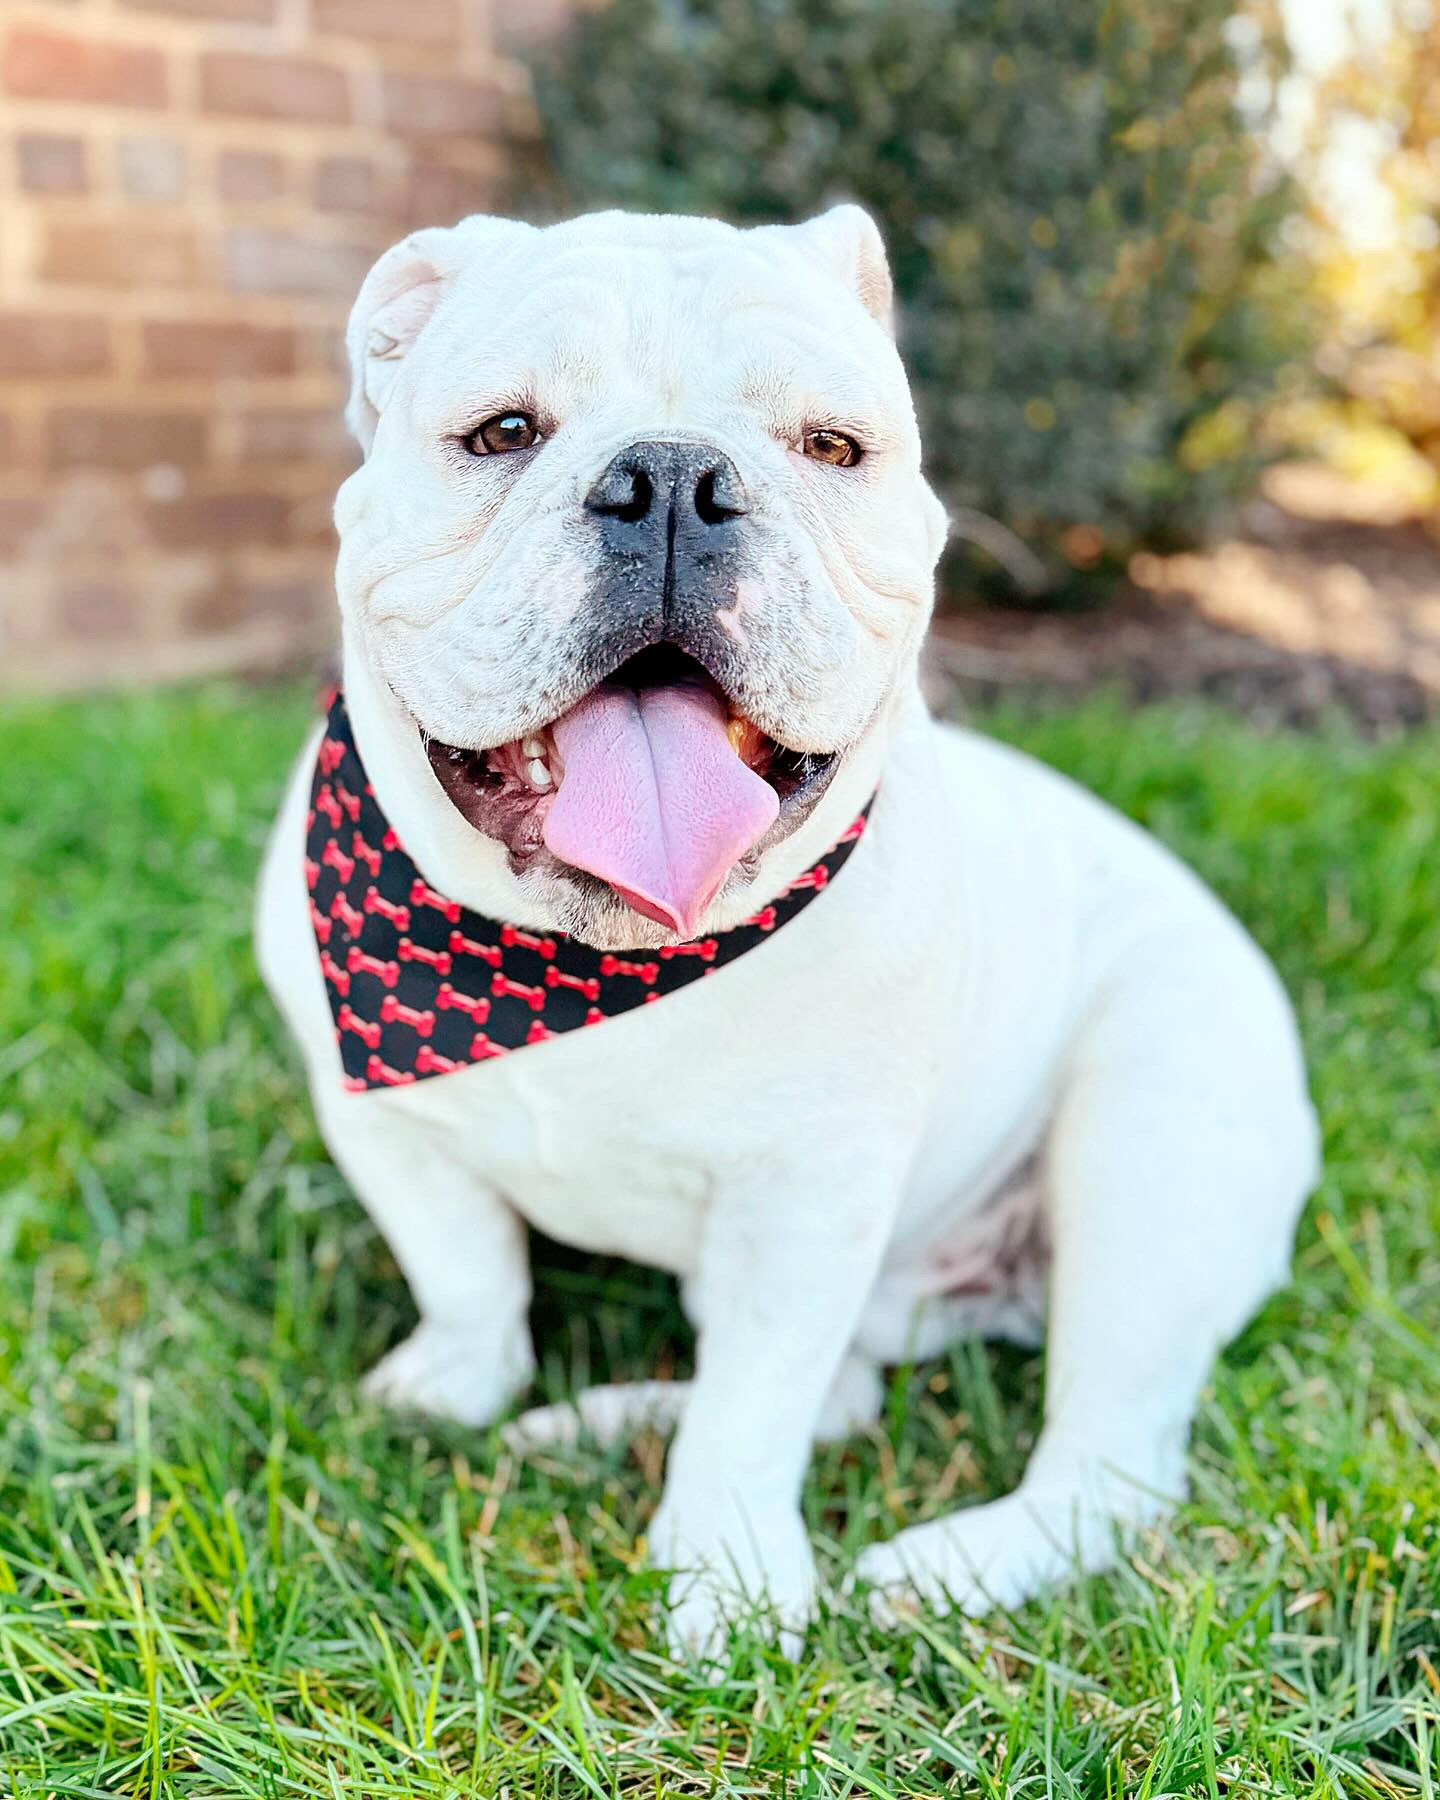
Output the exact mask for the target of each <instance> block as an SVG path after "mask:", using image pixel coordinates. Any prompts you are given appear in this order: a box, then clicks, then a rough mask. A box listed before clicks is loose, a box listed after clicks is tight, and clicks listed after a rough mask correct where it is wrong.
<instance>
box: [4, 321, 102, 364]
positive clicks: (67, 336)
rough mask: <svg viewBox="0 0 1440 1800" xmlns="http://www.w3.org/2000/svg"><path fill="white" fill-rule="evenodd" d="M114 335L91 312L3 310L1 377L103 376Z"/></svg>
mask: <svg viewBox="0 0 1440 1800" xmlns="http://www.w3.org/2000/svg"><path fill="white" fill-rule="evenodd" d="M109 367H110V334H109V331H108V330H107V328H106V324H105V321H104V320H103V319H99V318H94V317H92V316H91V315H90V314H88V313H62V312H43V313H42V312H18V311H17V312H5V311H0V376H7V375H8V376H18V377H20V379H22V380H39V379H41V378H44V379H52V378H55V377H58V376H61V375H102V374H104V372H105V371H106V370H107V369H108V368H109Z"/></svg>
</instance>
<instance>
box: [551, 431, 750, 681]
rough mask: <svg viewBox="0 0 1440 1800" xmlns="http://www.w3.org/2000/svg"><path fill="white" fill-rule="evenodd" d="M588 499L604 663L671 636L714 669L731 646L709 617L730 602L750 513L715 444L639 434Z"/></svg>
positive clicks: (737, 480)
mask: <svg viewBox="0 0 1440 1800" xmlns="http://www.w3.org/2000/svg"><path fill="white" fill-rule="evenodd" d="M584 504H585V510H586V512H587V513H589V514H590V516H591V518H592V519H593V520H594V522H595V529H596V530H597V532H598V534H599V540H600V550H601V558H600V569H601V572H600V580H599V591H598V593H597V594H596V599H597V601H598V602H599V607H598V616H597V617H596V620H595V624H596V627H597V637H598V639H599V640H600V642H601V643H603V644H604V651H603V652H602V655H603V656H604V659H605V660H606V661H608V662H610V663H611V665H612V666H614V664H615V663H617V662H618V661H620V660H621V659H622V658H623V657H624V656H627V655H633V654H634V653H635V652H636V651H638V650H642V649H645V648H647V647H648V646H649V645H651V644H657V643H662V642H668V643H672V644H678V645H679V646H680V647H681V648H682V649H684V650H686V651H687V652H688V653H689V654H690V655H691V656H694V657H695V658H696V659H697V660H698V661H699V662H701V663H702V664H704V665H705V666H706V667H707V668H709V669H710V671H711V673H712V674H715V675H720V674H721V671H722V668H723V666H724V665H725V664H726V663H727V662H728V661H729V659H730V655H731V652H732V650H733V646H732V644H731V643H730V642H729V641H727V639H726V637H725V634H724V633H723V632H722V631H721V630H720V628H719V626H718V624H717V622H716V617H715V615H716V613H717V612H719V611H721V610H722V609H728V608H730V607H732V606H733V605H734V603H735V590H736V584H737V582H738V581H739V579H740V576H741V574H742V573H743V571H744V564H745V556H746V517H747V514H748V513H749V510H750V501H749V496H748V494H747V493H746V490H745V483H744V482H743V480H742V479H741V477H740V471H739V470H738V469H737V468H736V467H735V464H734V463H733V462H732V461H731V460H730V458H729V457H728V456H727V455H726V454H725V452H724V451H723V450H719V449H717V448H716V447H715V446H714V445H711V444H693V443H668V442H664V441H661V440H652V439H643V440H641V441H640V442H638V443H634V444H630V445H628V446H627V447H626V448H625V449H624V450H622V451H621V452H620V453H619V455H618V456H616V457H614V458H612V460H611V461H610V462H609V463H608V464H607V465H606V467H605V468H604V469H603V470H602V471H601V473H600V475H599V476H598V478H597V479H596V481H595V482H594V484H593V486H592V487H591V488H590V491H589V492H588V493H587V494H586V496H585V502H584ZM598 648H599V645H598V644H597V649H598ZM717 665H718V666H717Z"/></svg>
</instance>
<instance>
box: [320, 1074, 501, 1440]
mask: <svg viewBox="0 0 1440 1800" xmlns="http://www.w3.org/2000/svg"><path fill="white" fill-rule="evenodd" d="M317 1088H318V1084H317ZM375 1099H376V1096H374V1095H368V1094H367V1095H361V1096H359V1097H358V1098H356V1097H351V1096H348V1095H343V1094H340V1095H336V1096H335V1097H334V1098H333V1099H330V1098H328V1097H327V1098H320V1097H319V1095H318V1093H317V1102H316V1112H317V1116H318V1118H319V1122H320V1130H321V1134H322V1136H323V1137H324V1139H325V1142H326V1144H327V1145H328V1146H329V1149H330V1153H331V1155H332V1156H333V1157H334V1158H335V1161H336V1162H337V1163H338V1164H339V1166H340V1168H341V1170H342V1171H343V1172H344V1175H345V1177H346V1179H347V1180H348V1181H349V1183H350V1185H351V1187H353V1188H354V1190H355V1192H356V1194H357V1196H358V1197H359V1199H360V1201H361V1203H362V1204H363V1206H364V1207H365V1210H366V1211H367V1212H368V1213H369V1215H370V1217H371V1219H372V1220H373V1221H374V1222H375V1224H376V1226H377V1227H378V1228H379V1230H380V1231H381V1233H382V1234H383V1236H384V1238H385V1241H386V1242H387V1243H388V1244H389V1246H390V1249H391V1251H392V1252H393V1253H394V1256H395V1260H396V1262H398V1263H399V1265H400V1267H401V1269H402V1270H403V1271H404V1273H405V1279H406V1281H407V1282H408V1283H409V1286H410V1292H411V1295H412V1297H413V1298H414V1301H415V1304H416V1306H417V1308H418V1309H419V1313H420V1322H419V1324H418V1325H417V1326H416V1327H415V1329H414V1331H412V1332H411V1334H410V1335H409V1337H407V1338H406V1339H405V1340H404V1342H403V1343H400V1344H397V1345H396V1347H395V1348H394V1349H393V1350H391V1351H390V1352H389V1354H388V1355H386V1356H384V1357H382V1358H381V1359H380V1361H379V1362H378V1363H377V1364H376V1365H375V1367H374V1368H373V1369H372V1370H371V1371H370V1373H369V1374H368V1375H367V1376H366V1377H365V1382H364V1391H365V1392H366V1394H368V1395H370V1396H371V1397H372V1398H373V1399H376V1400H381V1401H383V1402H384V1403H385V1404H386V1405H387V1406H392V1407H395V1408H397V1409H402V1410H404V1409H410V1408H413V1409H415V1410H416V1411H419V1412H426V1413H434V1414H437V1415H439V1416H441V1417H445V1418H453V1419H459V1420H460V1421H461V1422H462V1423H463V1424H466V1425H488V1424H489V1423H490V1422H491V1420H493V1419H494V1418H496V1417H497V1416H498V1415H499V1414H500V1413H502V1412H503V1411H504V1410H505V1408H506V1406H507V1405H508V1404H509V1403H510V1401H511V1400H512V1399H513V1398H514V1396H515V1395H516V1393H517V1392H518V1391H519V1390H520V1389H522V1388H523V1387H525V1385H526V1384H527V1383H528V1381H529V1380H530V1377H531V1375H532V1374H533V1372H534V1367H535V1355H534V1350H533V1348H532V1346H531V1342H530V1330H529V1324H528V1320H527V1316H526V1315H527V1311H528V1308H529V1304H530V1267H529V1253H528V1246H527V1243H526V1236H525V1227H524V1225H523V1224H522V1223H521V1221H520V1219H519V1218H518V1216H517V1215H516V1214H515V1213H514V1212H512V1211H511V1209H510V1208H509V1207H508V1206H506V1205H505V1203H504V1202H503V1201H502V1200H501V1199H500V1198H499V1197H498V1195H496V1194H495V1193H493V1192H492V1191H491V1190H490V1189H489V1188H487V1187H486V1186H485V1184H484V1183H483V1182H482V1181H481V1180H479V1179H478V1178H477V1177H476V1176H475V1175H474V1174H473V1173H472V1172H471V1171H470V1170H469V1169H467V1168H465V1167H464V1166H463V1165H462V1164H460V1163H459V1162H457V1161H456V1160H455V1159H454V1158H452V1157H450V1156H448V1155H447V1154H446V1153H445V1152H444V1151H443V1149H441V1148H439V1147H437V1146H436V1145H435V1144H433V1143H432V1142H431V1140H430V1139H429V1138H428V1137H426V1136H425V1135H423V1134H422V1133H421V1132H419V1131H417V1130H415V1129H414V1128H411V1129H407V1130H401V1131H397V1130H396V1129H395V1121H394V1120H393V1119H391V1118H387V1116H386V1114H385V1110H384V1108H383V1106H382V1107H376V1106H375V1104H374V1102H375Z"/></svg>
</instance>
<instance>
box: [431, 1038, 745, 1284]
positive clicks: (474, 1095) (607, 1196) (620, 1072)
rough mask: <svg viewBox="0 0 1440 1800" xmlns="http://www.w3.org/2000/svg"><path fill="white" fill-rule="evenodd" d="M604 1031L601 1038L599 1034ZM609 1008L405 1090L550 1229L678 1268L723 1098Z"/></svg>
mask: <svg viewBox="0 0 1440 1800" xmlns="http://www.w3.org/2000/svg"><path fill="white" fill-rule="evenodd" d="M612 1033H613V1040H612V1041H610V1042H609V1043H608V1044H607V1043H602V1041H601V1040H602V1039H611V1034H612ZM636 1035H638V1037H639V1039H640V1042H639V1043H638V1045H637V1044H636V1043H635V1042H633V1041H632V1042H626V1041H625V1040H626V1038H627V1037H629V1036H630V1034H628V1033H627V1032H626V1031H625V1030H624V1028H623V1022H621V1021H613V1022H611V1023H609V1024H606V1025H603V1026H601V1027H598V1028H596V1029H595V1030H594V1031H593V1032H589V1033H587V1034H585V1041H584V1042H583V1043H575V1044H571V1043H568V1042H561V1043H555V1044H550V1045H545V1046H544V1047H543V1048H540V1049H535V1050H527V1051H524V1052H520V1053H516V1054H514V1055H512V1056H511V1057H509V1058H507V1059H505V1061H504V1062H500V1063H489V1064H484V1065H481V1066H479V1067H477V1068H474V1069H471V1070H468V1071H466V1072H465V1073H464V1074H462V1075H452V1076H446V1077H443V1078H441V1079H439V1080H436V1081H432V1082H429V1083H426V1084H423V1085H422V1086H420V1087H418V1088H416V1089H413V1090H410V1091H409V1092H408V1093H407V1094H406V1095H405V1104H406V1110H407V1111H411V1112H412V1115H414V1116H423V1118H424V1122H425V1126H426V1130H427V1134H436V1133H438V1134H440V1135H442V1136H443V1137H444V1139H445V1140H446V1143H447V1147H448V1148H449V1149H450V1150H451V1153H452V1154H454V1155H455V1156H456V1157H457V1159H458V1160H460V1161H462V1162H464V1163H465V1164H466V1165H468V1166H469V1167H470V1168H472V1169H473V1170H474V1173H475V1175H476V1177H477V1179H478V1180H480V1181H483V1182H484V1184H485V1185H486V1186H487V1187H490V1188H493V1189H494V1190H495V1191H496V1192H498V1193H499V1194H500V1195H501V1196H502V1197H503V1198H504V1199H505V1200H506V1201H507V1202H508V1203H509V1204H510V1205H512V1206H513V1207H514V1208H515V1209H516V1210H517V1211H518V1212H519V1213H521V1214H522V1216H523V1217H524V1218H525V1219H526V1220H527V1221H528V1222H529V1223H530V1224H531V1225H534V1226H535V1227H537V1228H538V1229H539V1230H541V1231H543V1232H545V1233H546V1234H547V1235H548V1236H550V1237H554V1238H557V1239H558V1240H560V1241H561V1242H563V1243H566V1244H571V1245H574V1246H576V1247H577V1248H580V1249H585V1250H594V1251H600V1252H604V1253H607V1254H610V1255H617V1256H625V1257H628V1258H630V1259H632V1260H634V1261H639V1262H646V1263H652V1264H656V1265H658V1266H660V1267H662V1268H666V1269H670V1270H673V1271H674V1272H675V1273H677V1274H684V1273H687V1272H688V1271H689V1270H690V1269H691V1268H692V1267H693V1266H694V1261H695V1253H696V1246H697V1244H698V1241H699V1236H700V1232H701V1229H702V1225H703V1221H704V1215H705V1209H706V1206H707V1204H708V1201H709V1198H710V1195H711V1193H712V1191H713V1185H714V1179H713V1178H714V1164H715V1161H716V1159H717V1157H718V1156H719V1155H720V1154H721V1144H720V1140H719V1135H718V1124H719V1119H720V1113H721V1109H720V1108H718V1106H716V1105H715V1104H713V1103H712V1104H708V1105H707V1104H706V1103H704V1102H703V1101H701V1100H700V1098H699V1097H698V1096H697V1094H696V1092H695V1090H694V1084H692V1083H691V1082H689V1081H687V1080H684V1079H677V1078H676V1073H675V1070H674V1068H673V1067H672V1068H671V1069H669V1070H668V1071H667V1069H666V1068H665V1067H664V1059H663V1057H658V1056H656V1055H655V1054H653V1053H652V1051H651V1047H650V1045H649V1044H648V1043H647V1042H646V1040H645V1034H644V1033H643V1032H642V1033H639V1034H636Z"/></svg>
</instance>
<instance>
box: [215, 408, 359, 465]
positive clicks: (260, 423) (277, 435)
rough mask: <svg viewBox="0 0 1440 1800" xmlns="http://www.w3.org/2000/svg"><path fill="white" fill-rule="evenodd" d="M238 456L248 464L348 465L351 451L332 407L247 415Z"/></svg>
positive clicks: (241, 421) (241, 431)
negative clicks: (305, 463) (341, 463)
mask: <svg viewBox="0 0 1440 1800" xmlns="http://www.w3.org/2000/svg"><path fill="white" fill-rule="evenodd" d="M240 454H241V456H243V457H244V458H246V460H247V461H251V462H335V461H342V462H349V461H350V460H351V458H352V455H353V451H352V448H351V444H350V439H349V436H348V434H347V433H346V431H345V427H344V424H343V423H342V421H341V418H340V411H339V407H338V405H336V406H334V407H319V408H313V409H306V410H302V409H298V408H294V407H287V408H284V409H277V410H276V411H274V412H255V413H247V414H246V415H245V416H244V417H243V418H242V419H241V420H240Z"/></svg>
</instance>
